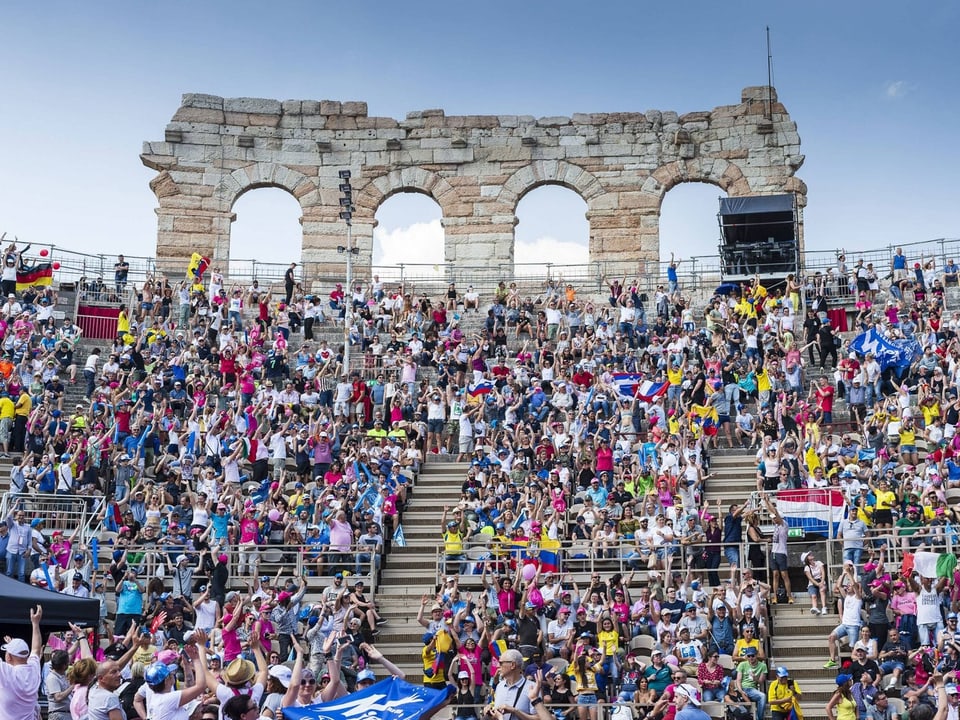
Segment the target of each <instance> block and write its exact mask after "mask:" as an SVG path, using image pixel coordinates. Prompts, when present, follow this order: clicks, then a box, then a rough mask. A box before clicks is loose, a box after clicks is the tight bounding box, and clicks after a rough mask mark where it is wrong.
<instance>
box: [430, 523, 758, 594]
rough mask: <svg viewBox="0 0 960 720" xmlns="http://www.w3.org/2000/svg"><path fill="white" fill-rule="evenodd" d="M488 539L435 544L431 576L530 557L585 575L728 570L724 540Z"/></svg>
mask: <svg viewBox="0 0 960 720" xmlns="http://www.w3.org/2000/svg"><path fill="white" fill-rule="evenodd" d="M489 538H490V536H485V535H480V534H475V535H472V536H470V537H469V538H468V539H466V540H465V541H464V552H463V554H462V556H459V557H448V556H447V553H446V552H445V550H444V548H443V547H437V548H436V555H435V562H434V565H435V571H436V572H435V576H436V581H437V582H438V583H439V584H441V585H442V584H443V580H444V577H445V576H448V575H456V574H458V571H459V569H460V568H461V567H463V566H466V571H467V572H466V573H459V574H460V575H461V580H464V579H469V578H476V579H477V580H479V579H480V577H481V576H482V570H483V567H484V566H485V565H497V566H503V567H508V568H511V569H513V568H516V567H518V566H520V565H522V564H524V563H525V562H526V561H530V560H536V561H539V562H541V567H547V568H548V569H550V570H553V571H555V572H556V573H557V574H558V575H565V574H567V573H573V574H589V573H593V572H595V571H603V572H619V573H621V574H629V573H630V572H632V571H635V572H648V571H652V570H656V571H658V572H663V571H664V570H665V569H666V568H667V566H669V567H668V569H669V571H678V572H681V573H684V574H686V573H687V572H691V573H693V574H694V575H706V574H707V573H709V572H716V573H717V574H718V575H722V574H728V573H729V569H728V568H727V567H726V565H727V561H726V560H725V559H724V556H723V548H724V547H725V546H726V545H728V543H688V544H682V543H681V542H680V541H679V540H678V541H677V542H675V543H671V544H663V545H655V546H653V547H641V546H640V545H639V544H638V543H637V542H635V541H634V540H633V539H629V538H623V537H620V538H618V539H616V540H613V541H602V540H597V539H593V540H569V539H565V540H561V541H559V543H560V545H559V547H554V546H549V547H547V546H545V547H540V545H539V544H538V543H536V542H533V543H529V544H527V543H515V542H511V541H509V540H504V541H499V540H497V539H489ZM708 548H719V552H720V556H719V557H720V565H719V566H718V567H717V568H709V567H707V566H706V565H705V564H704V561H703V553H704V551H705V550H707V549H708ZM746 550H747V542H746V541H743V542H741V543H740V545H739V546H738V551H739V553H740V557H741V558H745V557H746V554H745V553H746ZM548 552H549V553H550V555H551V560H553V559H555V563H553V562H552V563H550V564H549V565H548V564H546V563H544V561H543V558H544V556H545V555H546V553H548ZM668 560H669V563H668V562H667V561H668Z"/></svg>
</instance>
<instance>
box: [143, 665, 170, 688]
mask: <svg viewBox="0 0 960 720" xmlns="http://www.w3.org/2000/svg"><path fill="white" fill-rule="evenodd" d="M171 667H172V668H173V669H176V665H173V666H170V665H164V664H163V663H162V662H155V663H153V664H152V665H151V666H150V667H148V668H147V670H146V672H144V673H143V679H144V680H146V681H147V685H159V684H160V683H162V682H163V681H164V680H166V679H167V678H168V677H170V673H171V672H172V670H171Z"/></svg>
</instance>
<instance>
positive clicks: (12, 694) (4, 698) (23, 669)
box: [0, 655, 40, 720]
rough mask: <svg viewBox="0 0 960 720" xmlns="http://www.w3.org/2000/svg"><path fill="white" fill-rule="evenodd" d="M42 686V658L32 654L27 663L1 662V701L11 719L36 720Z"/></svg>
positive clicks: (7, 716)
mask: <svg viewBox="0 0 960 720" xmlns="http://www.w3.org/2000/svg"><path fill="white" fill-rule="evenodd" d="M39 687H40V658H38V657H37V656H36V655H30V657H29V658H27V664H26V665H8V664H7V663H5V662H0V703H2V704H3V708H4V717H5V718H9V719H10V720H34V717H35V713H36V708H37V690H38V689H39Z"/></svg>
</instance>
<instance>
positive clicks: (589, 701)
mask: <svg viewBox="0 0 960 720" xmlns="http://www.w3.org/2000/svg"><path fill="white" fill-rule="evenodd" d="M596 704H597V694H596V693H580V694H579V695H577V705H596Z"/></svg>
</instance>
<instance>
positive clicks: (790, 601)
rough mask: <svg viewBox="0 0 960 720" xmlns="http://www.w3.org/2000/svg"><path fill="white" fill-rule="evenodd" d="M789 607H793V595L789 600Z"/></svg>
mask: <svg viewBox="0 0 960 720" xmlns="http://www.w3.org/2000/svg"><path fill="white" fill-rule="evenodd" d="M787 605H793V595H791V596H790V597H788V598H787Z"/></svg>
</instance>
